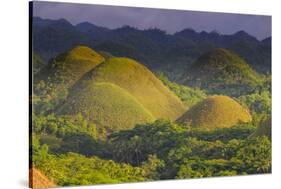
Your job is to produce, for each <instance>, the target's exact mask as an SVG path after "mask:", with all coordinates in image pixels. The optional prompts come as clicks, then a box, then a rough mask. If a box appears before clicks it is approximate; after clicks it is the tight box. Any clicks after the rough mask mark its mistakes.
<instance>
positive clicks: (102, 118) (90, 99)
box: [58, 81, 154, 132]
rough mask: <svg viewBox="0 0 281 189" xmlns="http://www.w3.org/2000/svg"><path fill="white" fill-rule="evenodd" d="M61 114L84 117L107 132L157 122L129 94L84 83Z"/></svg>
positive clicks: (120, 90)
mask: <svg viewBox="0 0 281 189" xmlns="http://www.w3.org/2000/svg"><path fill="white" fill-rule="evenodd" d="M81 85H82V86H80V87H77V88H75V89H74V90H72V91H71V94H70V96H69V98H67V100H66V103H65V104H64V105H62V106H61V108H60V109H59V110H58V113H59V114H62V115H76V114H78V113H82V115H83V116H84V117H85V118H86V119H88V120H90V121H92V122H94V123H95V124H96V125H97V129H98V130H101V129H106V131H107V132H112V131H117V130H122V129H129V128H132V127H134V126H135V124H138V123H146V122H151V121H153V120H154V117H153V116H152V114H151V113H150V112H149V111H147V109H146V108H145V107H144V106H143V105H142V104H140V103H139V102H138V101H137V100H136V99H135V97H133V96H132V95H131V94H130V93H128V92H127V91H126V90H124V89H122V88H120V87H119V86H117V85H115V84H111V83H105V82H101V83H95V82H91V81H85V82H84V83H83V82H82V84H81Z"/></svg>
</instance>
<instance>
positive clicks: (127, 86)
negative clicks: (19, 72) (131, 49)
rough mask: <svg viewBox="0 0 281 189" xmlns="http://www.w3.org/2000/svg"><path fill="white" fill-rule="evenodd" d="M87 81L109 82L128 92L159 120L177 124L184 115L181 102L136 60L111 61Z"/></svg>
mask: <svg viewBox="0 0 281 189" xmlns="http://www.w3.org/2000/svg"><path fill="white" fill-rule="evenodd" d="M87 77H88V79H87V80H92V81H93V82H108V83H112V84H115V85H117V86H119V87H121V88H122V89H124V90H126V91H127V92H128V93H130V94H131V95H132V96H134V97H135V98H136V99H137V101H139V102H140V103H141V104H142V105H143V106H144V107H145V108H146V109H147V110H148V111H149V112H151V114H152V115H153V116H154V117H155V118H156V119H158V118H169V119H171V120H175V119H176V118H178V117H179V116H180V115H181V114H182V113H183V112H184V111H185V107H184V105H183V103H182V102H181V100H180V99H179V98H178V97H177V96H176V95H175V94H174V93H173V92H172V91H170V89H168V88H167V87H166V86H165V85H164V84H163V83H162V82H161V81H160V80H159V79H158V78H157V77H156V76H155V75H154V74H153V73H152V72H151V71H150V70H149V69H147V68H146V67H145V66H143V65H142V64H140V63H138V62H136V61H135V60H132V59H129V58H124V57H114V58H109V59H107V60H106V61H105V62H104V63H102V64H100V65H99V66H97V67H96V68H95V69H93V70H92V71H91V72H90V73H89V74H88V76H87Z"/></svg>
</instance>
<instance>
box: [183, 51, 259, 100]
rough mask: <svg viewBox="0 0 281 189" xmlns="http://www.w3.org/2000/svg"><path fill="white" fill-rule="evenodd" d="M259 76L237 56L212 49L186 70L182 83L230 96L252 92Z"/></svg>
mask: <svg viewBox="0 0 281 189" xmlns="http://www.w3.org/2000/svg"><path fill="white" fill-rule="evenodd" d="M258 81H259V75H258V74H257V73H256V72H255V71H254V70H253V69H252V68H251V67H250V66H249V65H248V64H247V63H246V62H245V61H244V60H243V59H242V58H241V57H239V56H238V55H237V54H235V53H234V52H231V51H229V50H226V49H222V48H218V49H213V50H211V51H209V52H207V53H205V54H203V55H202V56H200V57H199V58H198V59H197V61H196V62H195V63H194V64H193V65H192V66H191V67H190V68H189V69H188V70H187V72H186V73H185V74H184V77H183V83H185V84H187V85H191V86H193V87H200V88H203V89H206V90H208V91H209V92H211V93H223V94H227V95H231V96H236V95H238V96H239V95H241V94H243V93H245V92H249V91H251V90H253V88H254V86H255V85H256V84H257V83H258Z"/></svg>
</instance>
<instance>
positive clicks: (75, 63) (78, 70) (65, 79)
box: [34, 46, 104, 96]
mask: <svg viewBox="0 0 281 189" xmlns="http://www.w3.org/2000/svg"><path fill="white" fill-rule="evenodd" d="M103 61H104V58H103V57H102V56H101V55H99V54H98V53H96V52H95V51H93V50H92V49H90V48H88V47H86V46H77V47H75V48H73V49H71V50H70V51H67V52H65V53H63V54H60V55H58V56H57V57H55V58H54V59H52V60H51V62H50V63H49V64H48V65H47V66H45V67H44V68H43V69H42V70H41V71H40V72H39V73H38V74H36V75H35V76H34V82H35V90H36V89H37V88H39V87H37V85H39V84H42V82H43V83H44V84H43V87H42V88H43V91H44V92H45V93H46V94H47V95H51V96H53V95H58V93H65V91H67V90H68V89H69V87H71V86H72V85H73V84H74V83H75V82H76V81H77V80H79V79H80V78H81V77H82V76H83V75H84V74H85V73H87V72H88V71H90V70H91V69H93V68H94V67H95V66H97V65H98V64H100V63H101V62H103ZM35 92H41V91H35Z"/></svg>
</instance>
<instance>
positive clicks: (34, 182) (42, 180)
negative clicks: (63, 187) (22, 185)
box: [29, 167, 56, 188]
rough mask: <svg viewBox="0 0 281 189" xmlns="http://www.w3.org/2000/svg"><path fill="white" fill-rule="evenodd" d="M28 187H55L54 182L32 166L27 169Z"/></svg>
mask: <svg viewBox="0 0 281 189" xmlns="http://www.w3.org/2000/svg"><path fill="white" fill-rule="evenodd" d="M29 187H31V188H50V187H56V185H55V183H54V182H52V181H51V180H50V179H48V178H47V177H46V176H45V175H44V174H43V173H41V172H40V171H39V170H38V169H36V168H34V167H32V168H30V169H29Z"/></svg>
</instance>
